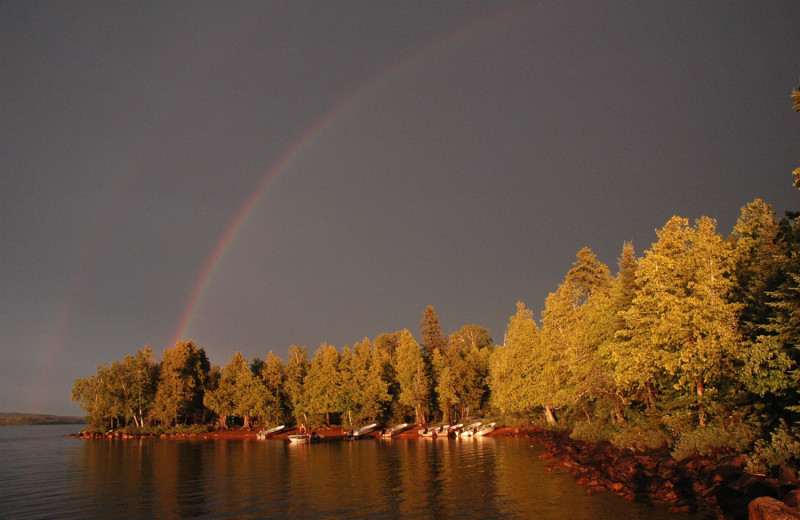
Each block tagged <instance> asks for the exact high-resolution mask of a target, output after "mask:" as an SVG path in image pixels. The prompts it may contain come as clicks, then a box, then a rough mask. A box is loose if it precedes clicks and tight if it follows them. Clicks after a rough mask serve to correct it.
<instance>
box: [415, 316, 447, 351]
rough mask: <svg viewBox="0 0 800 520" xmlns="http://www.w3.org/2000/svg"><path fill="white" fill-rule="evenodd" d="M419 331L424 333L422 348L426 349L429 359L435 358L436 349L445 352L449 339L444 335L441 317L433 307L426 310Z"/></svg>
mask: <svg viewBox="0 0 800 520" xmlns="http://www.w3.org/2000/svg"><path fill="white" fill-rule="evenodd" d="M419 330H420V332H421V333H422V346H423V348H424V349H425V352H426V356H428V358H429V359H430V358H432V357H433V352H434V351H435V350H436V349H439V351H441V352H444V351H445V349H446V348H447V337H446V336H445V335H444V334H442V327H441V326H440V325H439V317H438V316H437V315H436V311H435V310H434V309H433V306H432V305H428V306H427V307H426V308H425V312H424V313H423V316H422V321H421V322H420V324H419Z"/></svg>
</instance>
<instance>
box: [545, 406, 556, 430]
mask: <svg viewBox="0 0 800 520" xmlns="http://www.w3.org/2000/svg"><path fill="white" fill-rule="evenodd" d="M544 417H545V419H547V424H549V425H550V426H555V424H556V416H555V415H554V414H553V408H552V407H550V406H545V407H544Z"/></svg>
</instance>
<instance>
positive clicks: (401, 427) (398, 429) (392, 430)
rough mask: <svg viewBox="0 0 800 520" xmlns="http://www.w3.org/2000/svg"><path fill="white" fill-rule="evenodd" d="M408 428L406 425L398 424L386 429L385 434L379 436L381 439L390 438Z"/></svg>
mask: <svg viewBox="0 0 800 520" xmlns="http://www.w3.org/2000/svg"><path fill="white" fill-rule="evenodd" d="M406 428H408V423H403V424H398V425H397V426H392V427H391V428H387V429H386V431H385V432H383V434H382V435H381V436H382V437H392V436H394V435H397V434H398V433H400V432H402V431H404V430H405V429H406Z"/></svg>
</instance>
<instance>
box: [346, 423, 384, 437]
mask: <svg viewBox="0 0 800 520" xmlns="http://www.w3.org/2000/svg"><path fill="white" fill-rule="evenodd" d="M377 427H378V424H377V423H372V424H368V425H366V426H362V427H361V428H358V429H357V430H353V431H351V432H349V433H348V435H349V436H350V437H352V438H354V439H358V438H359V437H364V436H365V435H367V434H368V433H371V432H373V431H374V430H375V429H376V428H377Z"/></svg>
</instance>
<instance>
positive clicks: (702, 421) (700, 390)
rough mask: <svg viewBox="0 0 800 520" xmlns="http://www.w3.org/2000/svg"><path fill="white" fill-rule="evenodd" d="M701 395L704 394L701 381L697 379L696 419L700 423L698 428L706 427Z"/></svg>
mask: <svg viewBox="0 0 800 520" xmlns="http://www.w3.org/2000/svg"><path fill="white" fill-rule="evenodd" d="M703 393H704V388H703V381H701V380H699V379H698V380H697V403H698V405H699V408H698V419H699V421H700V426H705V425H706V414H705V410H703Z"/></svg>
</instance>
